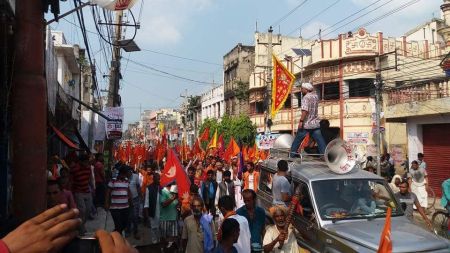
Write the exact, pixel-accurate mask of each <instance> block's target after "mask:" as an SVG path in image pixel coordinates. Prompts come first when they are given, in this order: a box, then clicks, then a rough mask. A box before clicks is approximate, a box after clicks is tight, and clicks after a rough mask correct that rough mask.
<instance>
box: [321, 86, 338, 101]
mask: <svg viewBox="0 0 450 253" xmlns="http://www.w3.org/2000/svg"><path fill="white" fill-rule="evenodd" d="M322 89H323V91H322V95H323V97H322V100H338V99H339V82H334V83H325V84H323V88H322Z"/></svg>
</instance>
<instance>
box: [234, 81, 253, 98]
mask: <svg viewBox="0 0 450 253" xmlns="http://www.w3.org/2000/svg"><path fill="white" fill-rule="evenodd" d="M236 86H237V87H236V89H235V90H234V94H235V95H236V98H237V99H239V100H244V101H247V100H248V98H249V96H250V91H249V83H248V82H242V81H237V82H236Z"/></svg>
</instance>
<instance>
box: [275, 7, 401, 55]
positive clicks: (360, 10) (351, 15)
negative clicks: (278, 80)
mask: <svg viewBox="0 0 450 253" xmlns="http://www.w3.org/2000/svg"><path fill="white" fill-rule="evenodd" d="M380 1H383V0H377V1H375V2H373V3H371V4H369V5H367V6H366V7H364V8H362V9H359V10H358V11H356V12H354V13H352V14H350V15H348V16H347V17H345V18H343V19H341V20H339V21H338V22H336V23H334V24H333V25H331V26H329V27H327V28H325V29H323V30H322V31H321V32H324V31H327V30H329V29H331V28H333V27H335V26H337V25H339V24H340V23H342V22H344V21H345V20H347V19H349V18H351V17H353V16H355V15H357V14H359V13H361V12H363V11H364V10H366V9H368V8H370V7H372V6H374V5H375V4H377V3H378V2H380ZM392 1H393V0H389V1H387V2H386V3H383V4H382V5H381V6H378V7H377V8H375V9H373V10H370V11H368V12H366V13H364V14H362V15H360V16H358V17H357V18H355V19H353V20H352V21H350V22H348V23H346V24H345V25H348V24H350V23H352V22H354V21H356V20H358V19H360V18H362V17H364V16H366V15H367V14H369V13H371V12H373V11H375V10H377V9H378V8H381V7H382V6H385V5H386V4H388V3H390V2H392ZM345 25H343V26H345ZM343 26H340V27H338V28H337V29H340V28H342V27H343ZM337 29H334V30H333V31H331V32H329V33H327V34H325V35H328V34H330V33H332V32H334V31H336V30H337ZM321 32H319V33H316V34H314V35H312V36H310V37H309V38H307V39H306V40H311V39H313V38H314V37H316V36H319V35H320V34H321ZM325 35H323V36H325ZM314 42H315V41H310V42H309V43H308V44H306V45H305V46H310V45H312V44H313V43H314ZM299 45H301V43H298V44H296V45H294V46H299ZM294 46H292V47H294ZM292 47H291V48H289V49H287V50H284V51H282V52H280V53H279V54H277V56H281V55H283V54H284V53H286V52H287V51H289V50H291V49H292Z"/></svg>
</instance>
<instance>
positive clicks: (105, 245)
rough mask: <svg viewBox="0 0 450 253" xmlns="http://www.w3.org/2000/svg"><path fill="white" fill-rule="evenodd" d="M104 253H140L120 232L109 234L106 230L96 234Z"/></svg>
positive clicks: (98, 231)
mask: <svg viewBox="0 0 450 253" xmlns="http://www.w3.org/2000/svg"><path fill="white" fill-rule="evenodd" d="M95 237H97V239H98V241H99V243H100V248H101V250H102V253H138V251H137V249H135V248H133V247H131V245H130V244H129V243H128V241H127V240H126V239H125V238H123V237H122V236H121V235H120V234H119V233H118V232H112V233H108V232H106V231H105V230H101V229H100V230H97V231H96V232H95Z"/></svg>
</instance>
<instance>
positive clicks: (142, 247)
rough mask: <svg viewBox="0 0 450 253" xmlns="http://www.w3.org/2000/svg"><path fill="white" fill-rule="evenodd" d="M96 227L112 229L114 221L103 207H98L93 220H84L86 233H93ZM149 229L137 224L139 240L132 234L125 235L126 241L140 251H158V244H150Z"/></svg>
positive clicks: (142, 252)
mask: <svg viewBox="0 0 450 253" xmlns="http://www.w3.org/2000/svg"><path fill="white" fill-rule="evenodd" d="M97 229H105V230H106V231H113V230H114V222H113V219H112V217H111V213H109V212H106V211H105V210H104V209H103V208H98V215H97V217H96V218H95V219H93V220H88V221H87V222H86V230H87V235H93V234H94V232H95V231H96V230H97ZM148 231H149V229H148V228H146V227H144V226H143V225H140V226H139V236H140V237H141V239H140V240H136V239H134V237H133V236H130V237H127V238H126V239H127V240H128V242H129V243H130V244H131V245H133V246H135V247H136V248H137V249H139V252H141V253H160V252H161V251H160V247H159V245H157V244H156V245H155V244H150V235H149V233H148Z"/></svg>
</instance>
